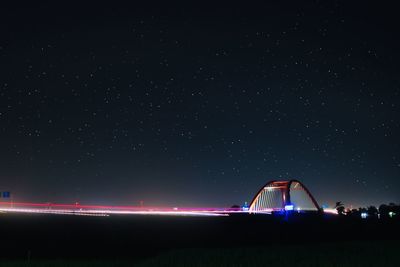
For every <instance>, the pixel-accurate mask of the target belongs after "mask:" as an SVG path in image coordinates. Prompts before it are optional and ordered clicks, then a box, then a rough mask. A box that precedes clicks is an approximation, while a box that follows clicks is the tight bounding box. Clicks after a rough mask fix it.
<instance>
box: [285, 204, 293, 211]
mask: <svg viewBox="0 0 400 267" xmlns="http://www.w3.org/2000/svg"><path fill="white" fill-rule="evenodd" d="M293 209H294V206H293V205H286V206H285V210H286V211H288V210H293Z"/></svg>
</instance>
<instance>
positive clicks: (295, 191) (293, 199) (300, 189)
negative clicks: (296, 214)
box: [249, 180, 320, 213]
mask: <svg viewBox="0 0 400 267" xmlns="http://www.w3.org/2000/svg"><path fill="white" fill-rule="evenodd" d="M285 209H294V210H297V211H319V210H320V207H319V205H318V203H317V201H316V200H315V198H314V197H313V196H312V194H311V193H310V191H309V190H308V189H307V187H305V186H304V185H303V184H302V183H301V182H300V181H298V180H284V181H278V180H274V181H270V182H268V183H266V184H265V185H264V186H263V187H261V189H260V190H259V191H258V192H257V194H256V195H255V196H254V198H253V200H252V201H251V204H250V207H249V212H250V213H271V212H273V211H283V210H285Z"/></svg>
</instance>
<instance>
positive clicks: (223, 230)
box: [0, 214, 400, 266]
mask: <svg viewBox="0 0 400 267" xmlns="http://www.w3.org/2000/svg"><path fill="white" fill-rule="evenodd" d="M399 226H400V220H398V219H387V220H375V219H373V220H362V219H357V218H343V217H339V216H333V217H332V216H329V217H328V216H320V215H310V216H306V215H303V216H293V217H290V218H289V219H288V218H285V217H273V216H256V215H252V216H249V215H246V216H245V215H242V216H231V217H162V216H151V215H147V216H112V217H84V216H62V215H12V214H0V234H1V239H0V261H1V262H0V266H132V265H135V266H136V265H137V264H138V265H139V266H260V265H263V266H277V265H279V266H378V265H379V266H398V265H399V264H400V260H397V258H398V255H397V254H398V252H399V251H400V244H399V243H400V242H399V241H400V233H399V229H400V228H399ZM396 263H398V264H396Z"/></svg>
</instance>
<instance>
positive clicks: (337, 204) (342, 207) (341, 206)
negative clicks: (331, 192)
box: [335, 201, 345, 215]
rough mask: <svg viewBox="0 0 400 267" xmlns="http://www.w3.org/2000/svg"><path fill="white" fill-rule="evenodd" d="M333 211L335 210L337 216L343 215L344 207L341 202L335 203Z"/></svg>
mask: <svg viewBox="0 0 400 267" xmlns="http://www.w3.org/2000/svg"><path fill="white" fill-rule="evenodd" d="M335 209H336V210H337V212H338V214H339V215H344V214H345V207H344V205H343V203H342V202H341V201H338V202H336V205H335Z"/></svg>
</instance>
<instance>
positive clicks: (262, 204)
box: [0, 180, 335, 216]
mask: <svg viewBox="0 0 400 267" xmlns="http://www.w3.org/2000/svg"><path fill="white" fill-rule="evenodd" d="M320 210H321V209H320V207H319V205H318V203H317V201H316V200H315V199H314V197H313V196H312V195H311V193H310V192H309V191H308V189H307V188H306V187H305V186H304V185H303V184H302V183H301V182H299V181H297V180H290V181H271V182H268V183H267V184H266V185H264V186H263V187H262V188H261V189H260V190H259V191H258V193H257V194H256V195H255V197H254V198H253V201H252V202H251V205H250V207H243V208H217V207H211V208H210V207H209V208H203V207H196V208H190V207H170V208H169V207H148V206H146V207H144V206H140V207H138V206H105V205H103V206H99V205H82V204H80V203H74V204H55V203H18V202H0V213H42V214H43V213H44V214H65V215H82V216H110V215H113V214H121V215H122V214H123V215H135V214H136V215H178V216H229V215H231V214H235V213H236V214H237V213H246V214H271V213H274V212H292V211H293V212H299V213H300V212H302V213H303V212H308V211H320ZM324 211H325V212H335V211H334V210H324Z"/></svg>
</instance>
